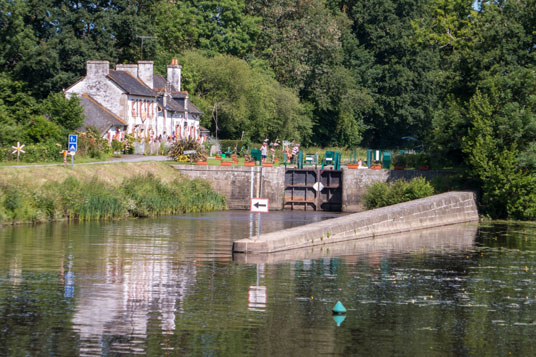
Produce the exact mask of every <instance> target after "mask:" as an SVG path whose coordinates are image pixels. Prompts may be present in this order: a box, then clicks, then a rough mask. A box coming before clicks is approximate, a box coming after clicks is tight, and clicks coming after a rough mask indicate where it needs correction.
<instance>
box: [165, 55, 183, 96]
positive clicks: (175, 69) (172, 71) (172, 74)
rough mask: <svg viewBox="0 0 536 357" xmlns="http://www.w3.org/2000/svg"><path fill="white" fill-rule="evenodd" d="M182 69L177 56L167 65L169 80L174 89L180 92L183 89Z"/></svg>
mask: <svg viewBox="0 0 536 357" xmlns="http://www.w3.org/2000/svg"><path fill="white" fill-rule="evenodd" d="M181 69H182V67H181V66H179V61H177V59H176V58H174V59H172V60H171V64H170V65H168V66H167V81H168V84H169V85H170V87H171V90H172V91H177V92H180V90H181Z"/></svg>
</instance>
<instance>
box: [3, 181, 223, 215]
mask: <svg viewBox="0 0 536 357" xmlns="http://www.w3.org/2000/svg"><path fill="white" fill-rule="evenodd" d="M226 208H227V207H226V204H225V199H224V198H223V196H221V195H219V194H216V193H214V192H213V191H212V190H211V188H210V185H209V184H208V183H207V182H204V181H201V180H188V179H182V180H181V181H180V182H178V181H172V182H170V183H165V182H163V181H162V180H160V179H159V178H157V177H155V176H153V175H145V176H143V175H140V176H135V177H132V178H129V179H125V180H124V181H123V183H122V184H120V185H110V184H106V183H104V182H102V181H99V180H98V179H97V178H93V179H91V180H89V181H87V182H85V181H80V180H78V179H76V178H74V177H69V178H67V179H66V180H64V181H63V182H61V183H57V182H48V183H46V184H45V185H42V186H40V187H37V188H36V187H33V186H30V185H21V184H17V183H9V184H4V185H2V186H0V223H3V224H6V223H23V222H28V223H30V222H45V221H53V220H58V219H70V220H80V221H88V220H107V219H118V218H125V217H129V216H133V217H150V216H158V215H165V214H175V213H185V212H203V211H210V210H223V209H226Z"/></svg>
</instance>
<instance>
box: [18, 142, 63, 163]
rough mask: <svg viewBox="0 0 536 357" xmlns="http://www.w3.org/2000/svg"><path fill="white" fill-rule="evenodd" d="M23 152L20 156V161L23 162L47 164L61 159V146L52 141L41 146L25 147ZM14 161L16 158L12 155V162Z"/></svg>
mask: <svg viewBox="0 0 536 357" xmlns="http://www.w3.org/2000/svg"><path fill="white" fill-rule="evenodd" d="M23 150H24V151H25V153H24V154H21V155H20V159H21V161H23V162H47V161H60V160H62V159H63V154H62V153H61V151H62V147H61V145H59V144H57V143H55V142H52V141H50V142H47V143H41V144H33V145H26V146H25V147H24V149H23ZM16 159H17V156H16V155H13V159H12V160H16Z"/></svg>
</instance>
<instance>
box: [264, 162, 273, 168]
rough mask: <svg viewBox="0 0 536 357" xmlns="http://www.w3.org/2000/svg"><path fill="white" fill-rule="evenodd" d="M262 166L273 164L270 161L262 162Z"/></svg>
mask: <svg viewBox="0 0 536 357" xmlns="http://www.w3.org/2000/svg"><path fill="white" fill-rule="evenodd" d="M262 166H263V167H272V166H274V164H273V163H271V162H263V163H262Z"/></svg>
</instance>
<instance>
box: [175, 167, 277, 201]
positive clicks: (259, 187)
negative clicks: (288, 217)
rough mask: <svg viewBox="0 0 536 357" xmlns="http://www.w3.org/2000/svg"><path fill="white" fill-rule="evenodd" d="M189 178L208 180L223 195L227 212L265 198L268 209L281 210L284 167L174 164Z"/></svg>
mask: <svg viewBox="0 0 536 357" xmlns="http://www.w3.org/2000/svg"><path fill="white" fill-rule="evenodd" d="M173 167H174V168H175V169H177V170H179V171H180V172H181V173H182V174H183V175H185V176H187V177H189V178H201V179H204V180H207V181H209V182H210V184H211V185H212V188H213V189H214V190H215V191H216V192H218V193H220V194H222V195H224V196H225V198H226V199H227V206H228V207H229V209H248V210H249V204H250V198H251V197H261V198H268V199H269V200H270V210H275V211H279V210H282V209H283V203H284V202H283V201H284V194H285V168H284V167H260V166H255V167H245V166H211V165H197V166H196V165H173Z"/></svg>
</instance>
